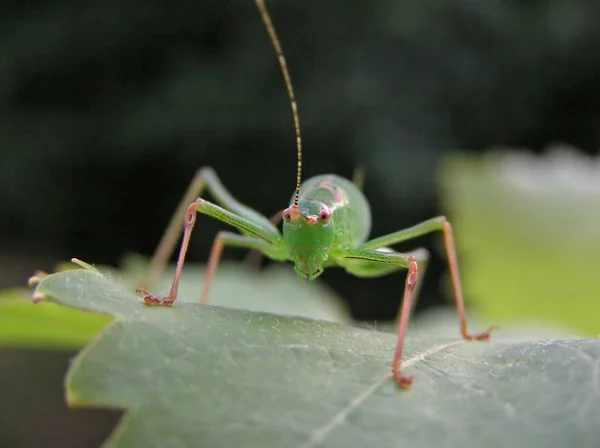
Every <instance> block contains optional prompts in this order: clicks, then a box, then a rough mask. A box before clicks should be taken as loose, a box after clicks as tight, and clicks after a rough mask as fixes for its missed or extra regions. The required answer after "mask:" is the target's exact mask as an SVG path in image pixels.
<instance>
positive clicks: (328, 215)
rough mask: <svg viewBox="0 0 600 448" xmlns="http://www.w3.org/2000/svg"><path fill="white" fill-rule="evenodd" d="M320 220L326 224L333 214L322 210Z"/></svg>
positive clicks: (324, 209)
mask: <svg viewBox="0 0 600 448" xmlns="http://www.w3.org/2000/svg"><path fill="white" fill-rule="evenodd" d="M319 219H320V220H321V222H323V223H326V222H328V221H329V220H330V219H331V212H330V211H329V210H327V209H326V208H322V209H321V211H320V212H319Z"/></svg>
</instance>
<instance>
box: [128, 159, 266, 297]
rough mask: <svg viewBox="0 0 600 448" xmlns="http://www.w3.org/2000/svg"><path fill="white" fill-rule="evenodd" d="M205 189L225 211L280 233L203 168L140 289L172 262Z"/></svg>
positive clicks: (179, 207) (176, 212) (180, 203)
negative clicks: (190, 212) (188, 217)
mask: <svg viewBox="0 0 600 448" xmlns="http://www.w3.org/2000/svg"><path fill="white" fill-rule="evenodd" d="M205 188H206V189H207V190H208V192H209V193H210V194H211V195H212V196H213V197H214V198H215V201H216V202H217V203H218V204H220V205H221V206H222V207H223V208H225V209H227V210H229V211H231V212H233V213H235V214H237V215H239V216H241V217H244V218H246V219H248V220H250V221H253V222H255V223H256V224H257V225H259V226H260V227H263V228H264V229H268V230H269V231H275V232H277V229H276V227H275V226H274V225H273V224H271V223H270V222H269V220H268V219H267V218H265V217H264V216H262V215H261V214H260V213H258V212H257V211H255V210H253V209H251V208H250V207H248V206H246V205H244V204H242V203H240V202H239V201H238V200H237V199H235V198H234V197H233V196H232V195H231V193H229V191H227V189H226V188H225V187H224V186H223V184H222V183H221V180H220V179H219V176H217V173H215V171H214V170H213V169H212V168H210V167H204V168H200V169H199V170H198V171H196V174H195V175H194V178H193V179H192V182H191V183H190V185H189V186H188V188H187V190H186V192H185V194H184V195H183V197H182V198H181V201H180V202H179V205H178V206H177V208H176V209H175V213H173V216H172V217H171V221H170V222H169V224H168V225H167V228H166V229H165V232H164V233H163V236H162V238H161V240H160V242H159V244H158V246H157V247H156V250H155V251H154V255H153V256H152V260H151V261H150V266H149V268H148V272H147V274H146V277H145V279H144V280H143V281H142V282H141V285H140V286H142V287H144V288H151V287H152V285H153V284H154V283H155V282H156V280H157V279H158V278H159V277H160V275H161V274H162V272H163V271H164V270H165V268H166V266H167V263H168V262H169V259H170V258H171V255H172V254H173V251H174V250H175V247H176V246H177V242H178V240H179V238H180V237H181V232H182V230H183V228H184V226H183V225H182V222H183V220H184V217H185V216H186V213H187V212H188V208H189V207H190V204H191V203H192V202H194V201H195V200H196V198H199V197H201V196H202V193H203V192H204V189H205Z"/></svg>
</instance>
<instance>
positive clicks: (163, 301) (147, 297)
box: [136, 288, 175, 306]
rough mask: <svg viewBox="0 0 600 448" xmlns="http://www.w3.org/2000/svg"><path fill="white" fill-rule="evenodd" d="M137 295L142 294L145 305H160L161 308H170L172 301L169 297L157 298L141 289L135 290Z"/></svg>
mask: <svg viewBox="0 0 600 448" xmlns="http://www.w3.org/2000/svg"><path fill="white" fill-rule="evenodd" d="M136 292H137V293H138V294H144V302H145V303H146V305H162V306H171V305H173V302H174V301H175V300H174V299H171V298H170V297H158V296H153V295H152V294H150V293H149V292H148V291H146V290H145V289H143V288H139V289H136Z"/></svg>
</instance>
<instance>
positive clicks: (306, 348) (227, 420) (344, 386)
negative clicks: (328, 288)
mask: <svg viewBox="0 0 600 448" xmlns="http://www.w3.org/2000/svg"><path fill="white" fill-rule="evenodd" d="M35 297H36V298H44V299H46V300H49V301H54V302H57V303H60V304H63V305H66V306H69V307H73V308H78V309H85V310H91V311H98V312H103V313H109V314H112V315H114V316H116V317H117V319H116V320H115V322H114V324H112V325H111V326H110V327H109V328H108V330H107V331H106V332H105V333H104V334H103V335H102V336H101V337H100V338H98V339H96V340H95V342H94V343H93V344H91V345H90V346H88V347H87V348H86V349H85V350H84V351H83V352H82V353H81V354H80V355H79V357H78V358H77V360H76V361H75V362H74V364H73V365H72V368H71V370H70V371H69V373H68V378H67V381H66V389H67V400H68V402H69V403H70V404H71V405H73V406H94V407H97V406H110V407H118V408H125V409H127V411H128V412H127V414H126V417H125V418H124V420H123V422H122V423H121V425H120V426H119V427H118V428H117V429H116V430H115V432H114V433H113V434H112V435H111V437H110V441H109V443H108V444H109V445H110V446H120V447H121V446H122V447H172V446H173V447H175V446H177V447H179V446H181V447H184V446H207V447H228V448H235V447H254V446H260V447H281V448H285V447H316V446H319V447H322V446H327V447H365V446H376V447H378V448H386V447H398V446H461V447H466V448H468V447H481V446H485V447H505V446H511V447H531V446H544V447H550V448H551V447H564V446H577V447H597V446H600V361H599V359H600V341H598V340H593V339H573V340H562V341H532V340H523V339H518V338H517V339H513V340H501V339H500V338H499V337H498V336H499V335H498V334H497V335H495V336H496V338H495V339H494V341H493V342H490V343H487V342H486V343H483V342H474V343H468V342H463V341H462V340H461V341H457V340H452V339H444V338H441V337H437V336H436V337H435V338H427V336H426V334H421V335H420V336H419V337H414V336H413V337H412V338H409V339H408V340H407V343H406V352H405V362H404V366H405V369H406V370H405V373H407V374H411V375H416V381H415V383H414V384H413V386H412V388H411V389H409V390H408V391H405V392H404V391H401V390H399V388H398V387H397V386H396V385H395V383H394V382H393V381H392V379H391V378H390V361H391V357H392V353H393V350H394V346H395V339H396V338H395V336H394V335H393V334H389V333H382V332H377V331H371V330H367V329H358V328H354V327H350V326H345V325H340V324H336V323H330V322H329V323H328V322H323V321H312V320H307V319H301V318H294V317H283V316H276V315H272V314H265V313H257V312H251V311H243V310H237V309H229V308H224V307H215V306H208V305H207V306H202V305H198V304H196V303H189V302H184V301H178V302H176V303H175V305H174V306H173V307H150V306H146V305H144V304H143V302H142V301H141V299H140V298H139V297H137V296H136V295H134V294H131V293H129V292H128V291H127V290H126V289H125V288H124V287H123V286H122V285H120V284H118V283H116V282H114V281H112V280H110V279H108V278H107V277H105V276H103V275H101V274H99V273H96V272H92V271H88V270H75V271H69V272H63V273H57V274H53V275H50V276H48V277H46V278H44V279H43V280H42V281H41V283H40V284H39V285H38V287H37V288H36V291H35ZM455 328H456V327H455Z"/></svg>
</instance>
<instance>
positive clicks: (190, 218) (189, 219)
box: [137, 199, 203, 306]
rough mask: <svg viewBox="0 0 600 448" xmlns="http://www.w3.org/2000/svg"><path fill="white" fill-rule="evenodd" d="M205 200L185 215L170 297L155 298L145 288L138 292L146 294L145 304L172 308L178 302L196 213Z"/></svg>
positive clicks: (197, 202) (196, 204) (193, 205)
mask: <svg viewBox="0 0 600 448" xmlns="http://www.w3.org/2000/svg"><path fill="white" fill-rule="evenodd" d="M202 202H203V199H197V200H196V201H195V202H194V203H193V204H192V205H190V206H189V207H188V209H187V212H186V214H185V225H184V230H183V241H182V243H181V248H180V249H179V258H178V259H177V269H176V270H175V277H174V278H173V284H172V285H171V290H170V291H169V295H168V297H158V296H154V295H152V294H150V293H148V291H146V290H145V289H143V288H140V289H138V290H137V292H138V293H140V294H144V302H146V303H147V304H148V305H164V306H170V305H172V304H173V302H175V300H177V292H178V291H179V282H180V280H181V272H182V271H183V265H184V263H185V256H186V254H187V250H188V246H189V244H190V236H191V235H192V230H194V224H195V223H196V213H197V210H198V207H199V206H200V205H201V204H202Z"/></svg>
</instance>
